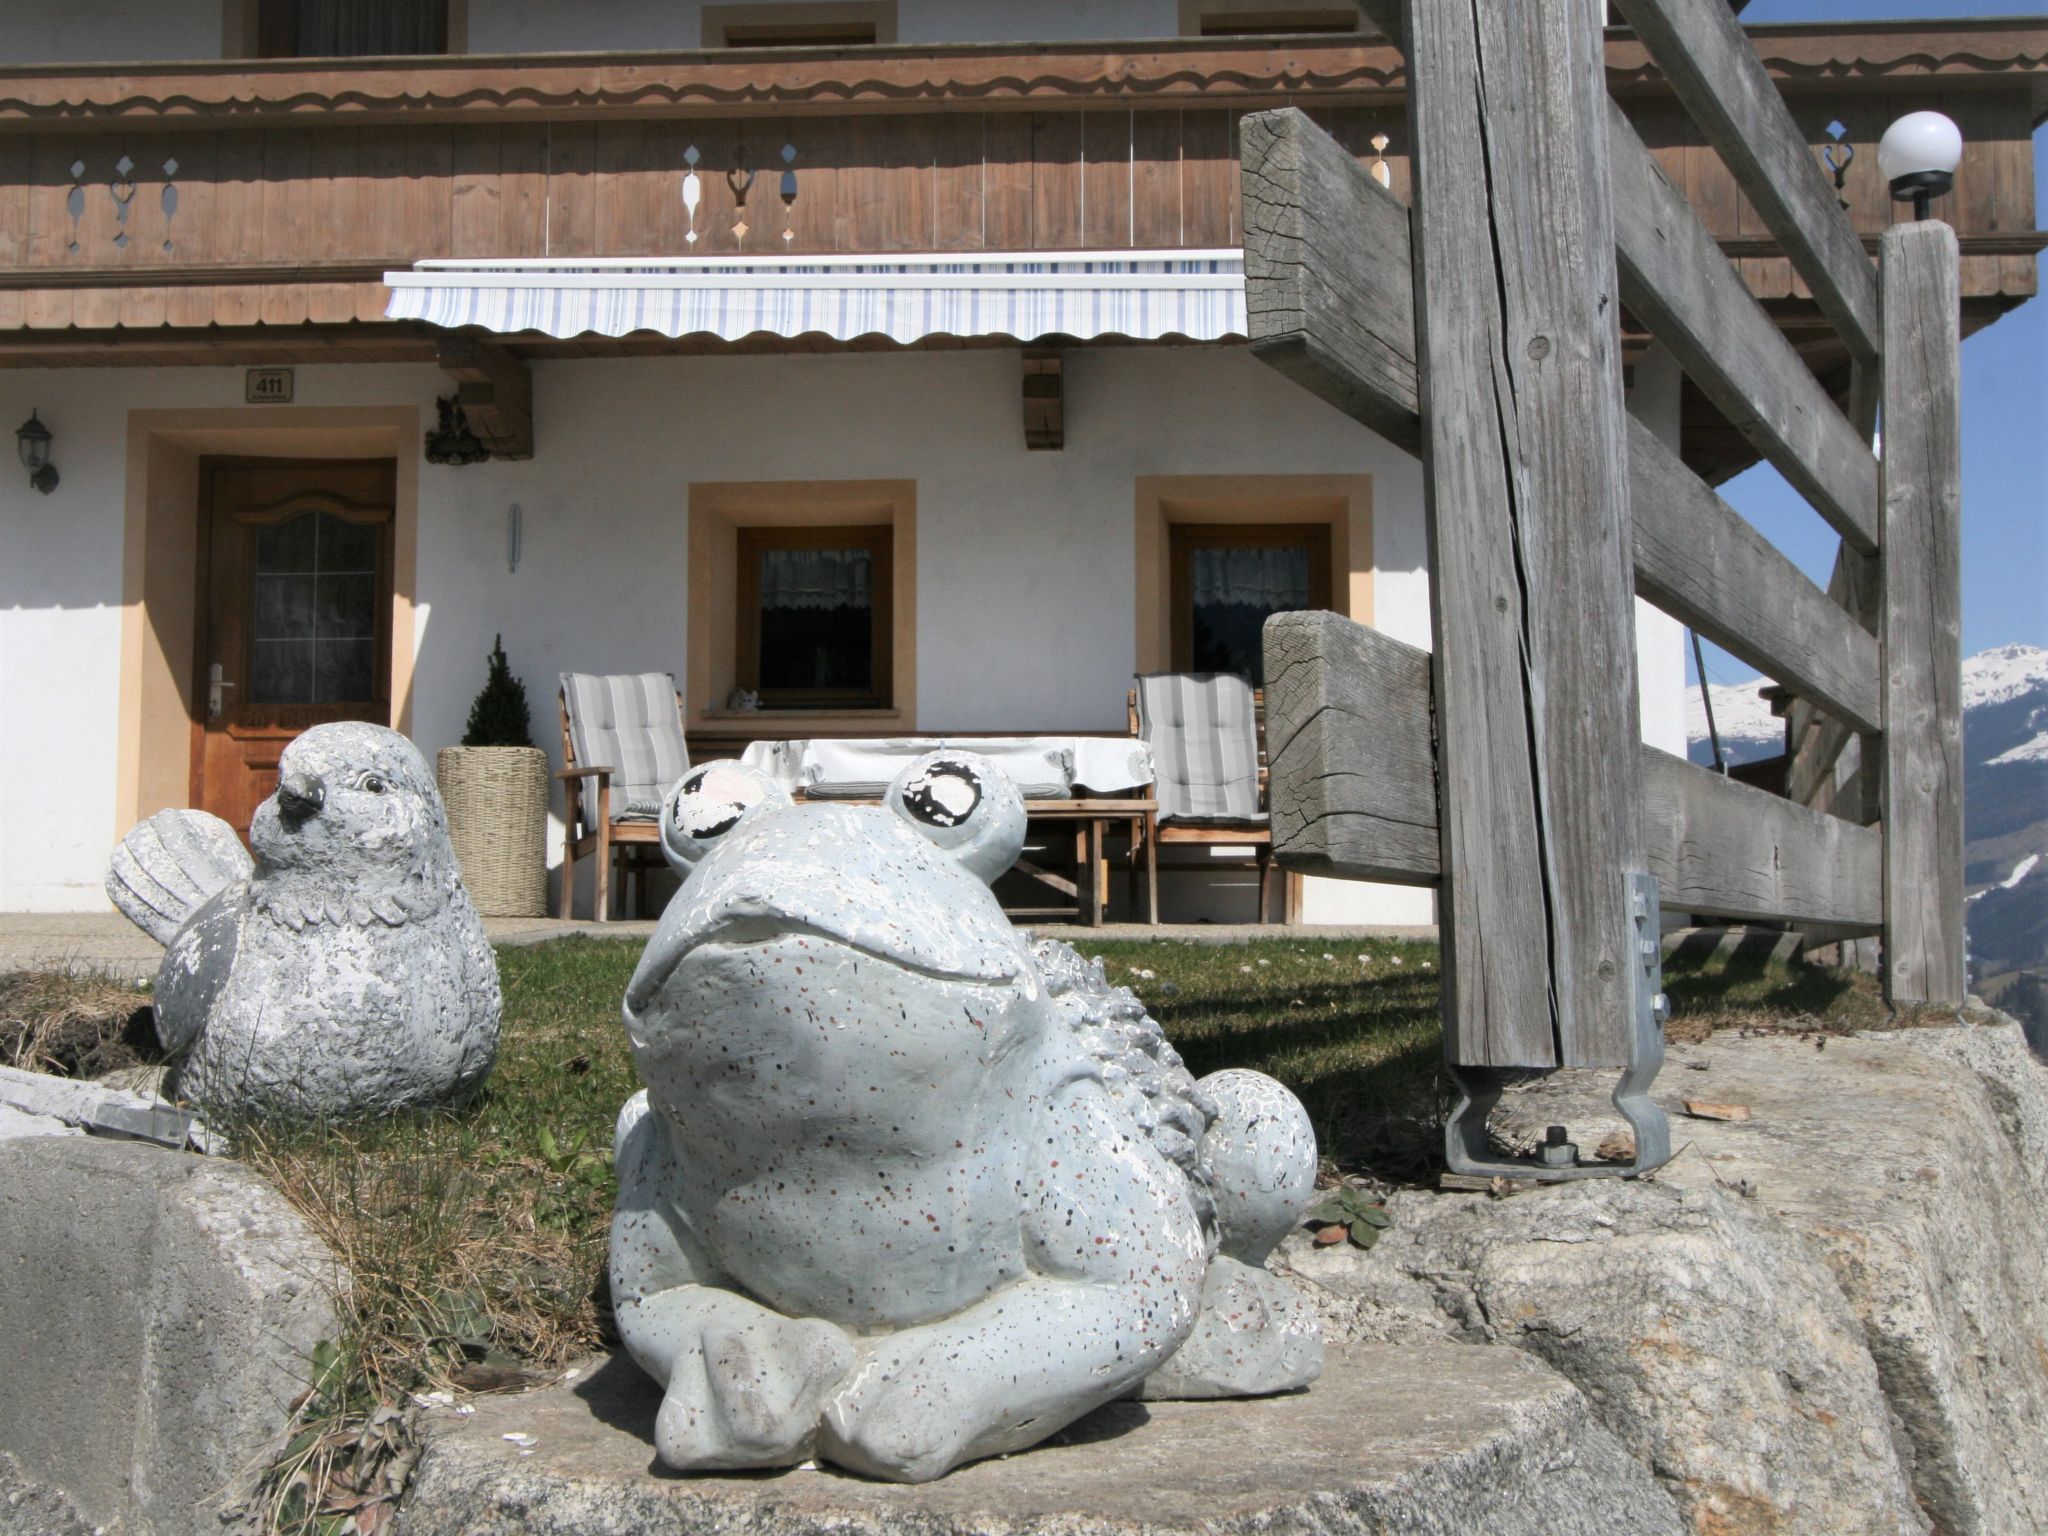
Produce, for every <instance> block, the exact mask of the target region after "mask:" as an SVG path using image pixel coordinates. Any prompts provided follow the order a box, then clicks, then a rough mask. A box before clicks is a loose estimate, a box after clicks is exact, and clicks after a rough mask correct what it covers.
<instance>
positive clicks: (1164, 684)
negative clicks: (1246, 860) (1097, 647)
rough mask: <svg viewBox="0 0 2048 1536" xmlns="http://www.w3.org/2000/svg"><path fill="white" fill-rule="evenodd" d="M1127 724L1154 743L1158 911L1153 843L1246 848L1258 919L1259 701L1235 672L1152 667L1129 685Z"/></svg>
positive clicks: (1261, 818) (1264, 838)
mask: <svg viewBox="0 0 2048 1536" xmlns="http://www.w3.org/2000/svg"><path fill="white" fill-rule="evenodd" d="M1130 709H1131V729H1132V731H1133V732H1134V733H1135V734H1136V735H1138V736H1139V737H1140V738H1142V739H1143V740H1144V741H1145V742H1146V743H1147V744H1148V745H1149V746H1150V747H1151V748H1152V767H1153V773H1154V774H1155V776H1156V777H1155V782H1154V785H1153V798H1154V799H1156V800H1157V801H1158V802H1159V811H1158V815H1157V817H1156V819H1155V821H1154V823H1153V826H1152V828H1151V835H1150V837H1149V838H1148V840H1147V841H1148V846H1147V848H1146V869H1147V872H1148V875H1149V877H1150V879H1151V882H1152V885H1153V894H1152V898H1151V905H1152V910H1153V913H1154V919H1155V921H1156V918H1157V911H1158V891H1157V887H1158V858H1157V845H1171V844H1174V843H1197V844H1206V845H1209V846H1212V847H1213V846H1245V845H1248V846H1249V847H1250V848H1251V849H1252V867H1255V868H1256V869H1257V870H1258V872H1259V921H1260V922H1262V923H1263V922H1264V921H1265V920H1266V909H1267V905H1268V902H1267V895H1268V892H1269V891H1270V889H1271V887H1272V881H1273V828H1272V825H1271V823H1270V822H1269V821H1268V820H1267V817H1266V804H1265V765H1264V754H1263V751H1262V748H1261V742H1260V739H1259V737H1260V731H1259V725H1260V720H1259V715H1260V700H1259V698H1258V697H1257V695H1256V694H1255V693H1254V692H1253V690H1252V686H1251V684H1250V683H1248V682H1246V681H1245V680H1244V679H1243V678H1242V677H1239V676H1238V675H1237V674H1236V673H1233V672H1150V673H1140V674H1139V675H1138V686H1137V687H1136V688H1134V689H1132V690H1131V698H1130Z"/></svg>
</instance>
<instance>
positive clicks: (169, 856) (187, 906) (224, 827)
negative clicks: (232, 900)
mask: <svg viewBox="0 0 2048 1536" xmlns="http://www.w3.org/2000/svg"><path fill="white" fill-rule="evenodd" d="M254 867H255V865H254V863H253V861H252V860H251V859H250V857H249V853H248V850H247V849H245V848H243V846H242V841H241V839H240V838H238V837H236V836H235V829H234V828H233V827H231V826H229V825H228V824H227V823H226V822H224V821H222V820H221V819H220V818H219V817H218V816H213V815H209V814H208V813H207V812H205V811H181V810H170V811H158V812H157V813H156V814H155V815H154V816H152V817H150V818H149V820H147V821H144V822H138V823H137V824H136V825H135V827H134V828H133V829H132V830H130V832H129V833H128V835H127V836H126V837H124V838H122V839H121V845H120V846H119V847H118V848H116V849H115V850H114V857H113V860H112V861H111V862H110V863H109V864H108V866H107V896H108V898H109V899H110V900H111V901H112V902H113V903H114V905H115V906H117V907H119V908H120V909H121V911H122V912H123V913H124V914H125V915H126V916H127V918H128V921H130V922H131V923H133V924H134V925H135V926H136V927H138V928H140V929H141V930H142V931H143V932H144V933H146V934H148V935H149V936H150V937H151V938H153V939H155V940H156V941H157V942H158V943H159V944H169V943H170V942H171V940H172V939H173V938H174V937H176V935H177V932H178V930H179V929H180V928H182V927H184V926H185V923H186V922H187V920H188V919H190V917H191V916H192V914H193V913H194V912H196V911H198V910H199V908H200V906H201V905H203V904H204V903H205V901H206V899H207V898H208V897H210V896H212V895H213V894H214V893H215V892H217V891H221V890H224V889H226V888H227V887H228V886H230V885H233V884H234V883H235V882H236V881H237V880H246V879H248V878H249V874H250V872H251V870H253V869H254Z"/></svg>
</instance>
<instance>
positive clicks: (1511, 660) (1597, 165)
mask: <svg viewBox="0 0 2048 1536" xmlns="http://www.w3.org/2000/svg"><path fill="white" fill-rule="evenodd" d="M1602 19H1603V16H1602V6H1601V4H1600V0H1517V3H1516V4H1513V5H1482V6H1473V5H1472V4H1470V0H1409V4H1408V9H1407V19H1406V27H1405V34H1406V39H1405V40H1406V42H1407V45H1408V55H1409V67H1410V71H1411V76H1412V91H1413V96H1412V103H1411V107H1410V118H1411V121H1412V123H1413V125H1414V129H1415V140H1416V148H1415V154H1416V178H1417V189H1416V215H1415V227H1416V240H1417V260H1416V263H1415V278H1416V286H1417V334H1418V352H1419V355H1420V359H1421V398H1422V418H1423V440H1424V446H1425V458H1424V462H1425V467H1426V476H1425V487H1426V495H1427V508H1428V524H1429V531H1430V542H1431V553H1432V557H1433V558H1432V571H1433V580H1432V582H1431V600H1432V609H1433V618H1434V622H1435V636H1436V640H1435V644H1436V663H1435V667H1434V669H1433V670H1434V675H1435V686H1436V703H1437V725H1438V731H1439V736H1440V743H1441V749H1440V756H1439V766H1440V769H1441V784H1440V802H1441V838H1442V866H1443V868H1444V869H1445V870H1446V871H1449V872H1451V875H1452V878H1451V879H1450V880H1448V881H1447V883H1446V890H1445V893H1444V901H1443V907H1442V914H1441V924H1442V930H1443V934H1444V958H1445V1010H1446V1013H1445V1025H1446V1027H1445V1048H1446V1051H1447V1054H1448V1057H1449V1059H1450V1061H1451V1062H1452V1063H1453V1064H1457V1065H1465V1066H1474V1067H1539V1068H1540V1067H1551V1066H1558V1065H1566V1066H1596V1065H1597V1066H1622V1065H1626V1064H1628V1063H1629V1062H1630V1061H1631V1060H1632V1059H1633V1056H1634V1050H1633V1041H1634V1033H1635V1024H1634V1015H1633V1013H1632V996H1631V990H1630V989H1631V986H1632V972H1631V971H1630V968H1629V967H1630V964H1631V963H1632V953H1633V929H1632V925H1631V921H1630V916H1629V904H1628V899H1627V894H1626V889H1625V883H1626V876H1627V875H1628V874H1629V873H1631V872H1636V871H1641V870H1643V869H1644V868H1645V864H1644V859H1643V845H1642V836H1643V791H1642V777H1641V766H1640V752H1639V748H1638V732H1639V727H1638V723H1637V704H1636V676H1635V636H1634V613H1633V590H1634V589H1633V582H1632V570H1631V567H1632V553H1631V534H1630V528H1629V513H1628V466H1627V451H1626V444H1625V433H1624V427H1623V421H1624V417H1623V409H1622V392H1621V359H1620V355H1619V354H1620V337H1619V334H1618V321H1619V317H1620V296H1619V290H1618V287H1617V282H1616V274H1615V261H1614V241H1615V229H1614V217H1613V207H1612V202H1611V193H1610V188H1609V165H1608V108H1607V89H1606V80H1605V77H1604V71H1603V59H1602V51H1601V50H1602V43H1601V23H1602Z"/></svg>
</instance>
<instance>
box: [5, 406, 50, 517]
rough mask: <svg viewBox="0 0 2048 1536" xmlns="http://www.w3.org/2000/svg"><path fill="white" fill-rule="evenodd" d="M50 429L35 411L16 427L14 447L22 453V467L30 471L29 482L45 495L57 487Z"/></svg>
mask: <svg viewBox="0 0 2048 1536" xmlns="http://www.w3.org/2000/svg"><path fill="white" fill-rule="evenodd" d="M50 441H51V438H50V429H49V428H48V427H46V426H44V425H43V423H42V421H41V419H40V418H39V417H38V416H37V415H36V413H35V412H34V411H30V412H29V413H28V420H27V421H24V422H23V423H22V424H21V425H20V426H18V427H16V428H15V429H14V447H15V450H16V451H17V452H18V453H20V455H21V467H22V468H23V469H25V470H27V471H28V483H29V484H30V485H32V486H34V487H35V488H36V489H37V490H39V491H41V492H42V493H43V494H44V495H45V496H47V495H49V494H50V492H52V491H54V490H55V489H57V466H56V465H54V464H52V463H51V462H50Z"/></svg>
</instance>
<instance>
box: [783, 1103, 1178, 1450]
mask: <svg viewBox="0 0 2048 1536" xmlns="http://www.w3.org/2000/svg"><path fill="white" fill-rule="evenodd" d="M1036 1113H1037V1114H1039V1115H1043V1116H1044V1117H1045V1118H1046V1119H1047V1120H1048V1121H1049V1122H1050V1124H1049V1125H1048V1127H1047V1128H1048V1129H1049V1130H1050V1131H1051V1133H1052V1134H1051V1135H1050V1137H1048V1138H1043V1139H1044V1140H1045V1141H1046V1143H1047V1144H1046V1145H1044V1147H1043V1153H1044V1157H1043V1159H1042V1161H1040V1162H1039V1164H1038V1166H1037V1167H1035V1168H1034V1169H1033V1170H1032V1171H1031V1172H1030V1173H1029V1175H1028V1176H1027V1177H1026V1179H1025V1181H1024V1184H1023V1188H1024V1189H1025V1191H1026V1192H1027V1200H1028V1203H1027V1206H1026V1208H1025V1211H1024V1213H1023V1222H1024V1238H1025V1255H1026V1260H1027V1263H1028V1264H1029V1266H1030V1270H1031V1272H1030V1273H1029V1274H1027V1275H1026V1276H1025V1277H1024V1278H1023V1279H1021V1280H1018V1281H1016V1282H1015V1283H1014V1284H1012V1285H1009V1286H1007V1287H1005V1288H1004V1289H1002V1290H999V1291H997V1292H996V1293H995V1294H994V1295H992V1296H989V1297H988V1298H986V1299H985V1300H983V1301H980V1302H977V1303H975V1305H973V1306H971V1307H969V1308H967V1309H966V1310H965V1311H963V1312H960V1313H958V1314H956V1315H954V1316H952V1317H949V1318H946V1319H945V1320H943V1321H941V1322H936V1323H931V1324H927V1325H924V1326H921V1327H916V1328H907V1329H904V1330H903V1331H902V1332H900V1333H895V1334H891V1335H889V1336H888V1337H887V1338H886V1339H883V1340H881V1341H879V1342H878V1343H877V1344H876V1345H875V1346H874V1348H873V1349H872V1351H871V1352H869V1353H868V1354H867V1355H866V1356H865V1357H864V1358H863V1360H862V1362H861V1365H860V1368H859V1369H858V1370H857V1371H856V1372H855V1373H854V1374H853V1376H851V1377H850V1378H849V1379H848V1380H847V1382H846V1383H845V1384H844V1385H843V1386H842V1387H841V1388H840V1389H839V1391H838V1392H837V1393H836V1394H835V1395H834V1396H833V1398H832V1400H831V1402H830V1403H829V1404H828V1405H827V1408H826V1413H825V1423H824V1425H823V1426H822V1427H821V1429H820V1432H819V1436H818V1454H819V1455H820V1456H822V1457H824V1458H826V1459H827V1460H830V1461H835V1462H838V1463H840V1464H841V1465H842V1466H847V1467H851V1468H853V1469H854V1470H855V1471H859V1472H865V1473H868V1474H869V1475H870V1476H874V1477H886V1478H892V1479H895V1480H897V1481H901V1482H925V1481H927V1480H929V1479H931V1478H935V1477H939V1476H941V1475H943V1474H944V1473H946V1472H948V1471H950V1470H951V1469H952V1468H954V1467H956V1466H958V1465H959V1464H960V1463H961V1462H964V1461H971V1460H973V1459H975V1458H976V1457H980V1456H995V1455H1000V1454H1002V1453H1003V1452H1005V1451H1015V1450H1021V1449H1023V1448H1024V1447H1025V1446H1028V1445H1034V1444H1036V1443H1037V1442H1038V1441H1040V1440H1043V1439H1044V1438H1045V1437H1046V1436H1047V1435H1050V1434H1052V1433H1054V1432H1055V1431H1057V1430H1059V1429H1061V1428H1062V1427H1064V1426H1065V1425H1067V1424H1069V1423H1071V1422H1073V1420H1075V1419H1077V1418H1079V1417H1080V1416H1081V1415H1082V1414H1084V1413H1087V1412H1088V1411H1089V1410H1091V1409H1093V1408H1096V1407H1099V1406H1100V1405H1102V1404H1103V1403H1106V1402H1109V1401H1111V1400H1112V1399H1114V1398H1116V1397H1118V1396H1121V1395H1122V1394H1124V1393H1125V1392H1127V1391H1128V1390H1129V1389H1130V1388H1131V1387H1133V1386H1134V1385H1136V1383H1137V1382H1138V1381H1139V1380H1140V1379H1141V1378H1143V1377H1144V1376H1145V1375H1146V1374H1147V1373H1148V1372H1150V1371H1152V1370H1154V1369H1155V1368H1157V1367H1158V1366H1159V1364H1160V1363H1161V1362H1162V1361H1164V1360H1165V1359H1166V1358H1167V1357H1168V1356H1170V1355H1171V1354H1172V1353H1173V1351H1174V1349H1175V1348H1176V1347H1177V1346H1178V1345H1179V1344H1180V1342H1181V1340H1182V1339H1184V1338H1185V1337H1186V1336H1187V1333H1188V1330H1189V1328H1190V1327H1191V1326H1192V1325H1193V1321H1194V1308H1195V1303H1196V1301H1197V1299H1198V1297H1199V1296H1200V1293H1201V1284H1202V1270H1203V1263H1204V1258H1205V1253H1204V1239H1203V1233H1202V1227H1201V1223H1200V1221H1199V1219H1198V1218H1197V1216H1196V1214H1195V1211H1194V1208H1193V1206H1192V1204H1191V1203H1190V1201H1189V1198H1188V1194H1187V1185H1186V1181H1185V1179H1184V1178H1183V1177H1182V1175H1181V1174H1180V1172H1179V1171H1178V1170H1177V1169H1175V1168H1173V1167H1172V1166H1171V1165H1170V1164H1168V1163H1167V1162H1166V1160H1165V1159H1164V1158H1162V1157H1161V1156H1160V1155H1159V1153H1158V1152H1157V1151H1155V1150H1154V1149H1153V1147H1152V1145H1151V1144H1150V1143H1149V1142H1148V1141H1146V1140H1145V1139H1144V1138H1143V1137H1142V1136H1138V1135H1134V1134H1132V1129H1131V1127H1130V1126H1129V1125H1128V1124H1127V1123H1125V1122H1124V1121H1123V1120H1122V1119H1121V1118H1120V1117H1119V1116H1118V1114H1117V1113H1116V1112H1115V1111H1114V1109H1113V1108H1112V1107H1111V1105H1110V1102H1109V1100H1108V1097H1107V1095H1106V1094H1105V1093H1104V1092H1103V1090H1102V1088H1101V1085H1100V1084H1099V1083H1097V1082H1094V1081H1092V1080H1091V1081H1084V1082H1080V1083H1075V1084H1070V1085H1068V1087H1067V1088H1066V1089H1064V1090H1062V1091H1061V1095H1060V1097H1059V1099H1058V1101H1057V1102H1056V1103H1054V1104H1053V1105H1051V1106H1050V1107H1049V1108H1048V1109H1044V1110H1040V1111H1037V1112H1036Z"/></svg>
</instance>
